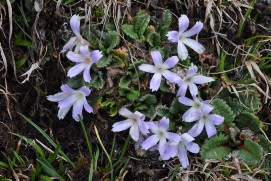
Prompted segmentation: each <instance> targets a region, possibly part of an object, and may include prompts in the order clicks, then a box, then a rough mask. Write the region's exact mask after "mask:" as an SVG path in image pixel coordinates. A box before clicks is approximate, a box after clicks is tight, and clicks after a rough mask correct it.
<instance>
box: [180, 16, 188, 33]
mask: <svg viewBox="0 0 271 181" xmlns="http://www.w3.org/2000/svg"><path fill="white" fill-rule="evenodd" d="M178 21H179V33H183V32H184V31H185V30H186V29H187V28H188V26H189V19H188V17H187V16H186V15H185V14H183V15H181V17H180V18H179V20H178Z"/></svg>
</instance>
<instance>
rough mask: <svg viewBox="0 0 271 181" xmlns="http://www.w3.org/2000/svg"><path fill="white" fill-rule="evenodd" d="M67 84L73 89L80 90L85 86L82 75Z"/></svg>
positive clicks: (69, 80) (71, 79)
mask: <svg viewBox="0 0 271 181" xmlns="http://www.w3.org/2000/svg"><path fill="white" fill-rule="evenodd" d="M67 84H68V85H69V86H70V87H71V88H73V89H78V88H80V87H82V86H84V85H85V83H84V80H83V77H82V75H81V74H80V75H77V76H75V77H72V78H70V79H68V82H67Z"/></svg>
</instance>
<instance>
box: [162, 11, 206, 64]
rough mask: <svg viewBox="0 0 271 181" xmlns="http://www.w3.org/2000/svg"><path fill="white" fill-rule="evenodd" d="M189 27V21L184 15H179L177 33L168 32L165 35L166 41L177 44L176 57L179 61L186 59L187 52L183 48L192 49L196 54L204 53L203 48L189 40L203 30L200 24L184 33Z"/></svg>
mask: <svg viewBox="0 0 271 181" xmlns="http://www.w3.org/2000/svg"><path fill="white" fill-rule="evenodd" d="M188 26H189V19H188V17H187V16H186V15H181V17H180V18H179V31H169V32H168V34H167V37H168V40H169V41H171V42H174V43H176V42H178V56H179V58H180V59H182V60H185V59H186V58H187V57H188V51H187V49H186V47H185V45H186V46H188V47H190V48H192V49H193V50H194V51H196V52H197V53H199V54H201V53H203V52H204V50H205V49H204V47H203V46H202V45H201V44H200V43H198V42H197V41H195V40H193V39H191V38H189V37H191V36H194V35H196V34H198V33H199V32H200V31H201V29H202V28H203V24H202V23H201V22H199V21H198V22H197V23H196V24H195V25H194V26H193V27H192V28H191V29H190V30H188V31H185V30H186V29H187V28H188Z"/></svg>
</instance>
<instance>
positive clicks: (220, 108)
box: [212, 99, 234, 130]
mask: <svg viewBox="0 0 271 181" xmlns="http://www.w3.org/2000/svg"><path fill="white" fill-rule="evenodd" d="M212 104H213V106H214V110H213V112H214V113H216V114H218V115H220V116H223V117H224V118H225V119H224V122H223V124H221V125H219V126H218V128H219V130H224V127H225V126H226V127H227V128H230V127H232V126H233V121H234V114H233V112H232V110H231V108H230V107H229V106H228V105H227V104H226V102H225V101H223V100H221V99H214V100H213V101H212Z"/></svg>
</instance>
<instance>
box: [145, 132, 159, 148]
mask: <svg viewBox="0 0 271 181" xmlns="http://www.w3.org/2000/svg"><path fill="white" fill-rule="evenodd" d="M158 141H159V139H158V138H157V136H155V135H152V136H150V137H148V138H147V139H146V140H145V141H144V142H143V143H142V145H141V146H142V148H143V149H144V150H148V149H149V148H151V147H153V146H154V145H156V144H157V143H158Z"/></svg>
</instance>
